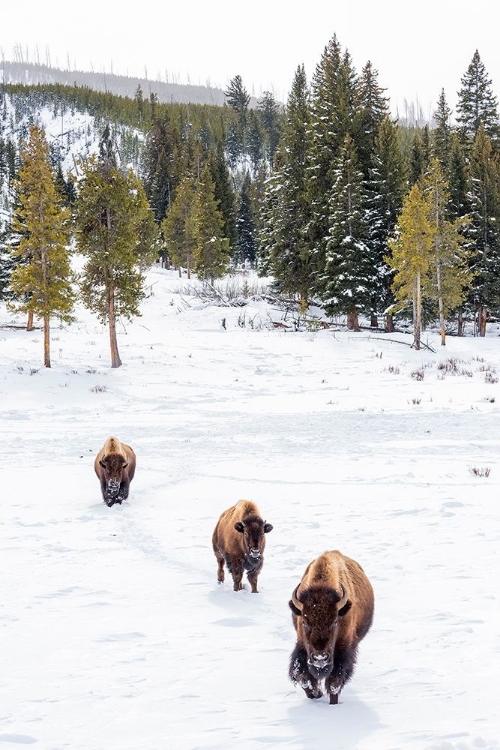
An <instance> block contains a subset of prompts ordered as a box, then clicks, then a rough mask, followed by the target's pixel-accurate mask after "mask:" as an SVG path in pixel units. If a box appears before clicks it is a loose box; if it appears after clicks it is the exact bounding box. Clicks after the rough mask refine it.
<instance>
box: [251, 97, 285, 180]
mask: <svg viewBox="0 0 500 750" xmlns="http://www.w3.org/2000/svg"><path fill="white" fill-rule="evenodd" d="M257 110H258V112H260V116H261V120H262V125H263V128H264V132H265V133H266V148H265V156H266V159H267V161H268V163H269V165H271V166H272V164H273V161H274V155H275V153H276V149H277V147H278V143H279V139H280V108H279V106H278V104H277V102H276V100H275V98H274V96H273V94H272V93H271V92H270V91H264V93H263V94H262V97H261V98H260V99H259V101H258V102H257Z"/></svg>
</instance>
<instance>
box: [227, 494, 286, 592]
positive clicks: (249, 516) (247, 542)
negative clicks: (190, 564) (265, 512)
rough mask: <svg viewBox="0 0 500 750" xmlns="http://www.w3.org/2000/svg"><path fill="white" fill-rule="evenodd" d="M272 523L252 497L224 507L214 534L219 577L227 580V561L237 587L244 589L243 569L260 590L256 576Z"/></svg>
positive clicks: (261, 562) (259, 569)
mask: <svg viewBox="0 0 500 750" xmlns="http://www.w3.org/2000/svg"><path fill="white" fill-rule="evenodd" d="M272 528H273V527H272V525H271V524H270V523H266V522H265V521H263V520H262V518H261V516H260V513H259V509H258V507H257V506H256V505H255V503H253V502H251V501H250V500H240V501H239V502H238V503H236V505H233V507H232V508H229V509H228V510H225V511H224V513H222V515H221V517H220V518H219V520H218V522H217V526H216V527H215V531H214V533H213V536H212V545H213V549H214V554H215V557H216V558H217V564H218V568H217V580H218V582H219V583H222V582H223V581H224V563H226V565H227V569H228V570H229V572H230V573H231V575H232V576H233V582H234V586H233V589H234V590H235V591H241V589H242V588H243V585H242V583H241V579H242V578H243V571H244V570H246V571H247V578H248V581H249V583H250V585H251V587H252V593H253V594H257V593H258V592H257V578H258V576H259V573H260V571H261V570H262V565H263V563H264V557H263V553H264V547H265V546H266V538H265V536H264V535H265V534H267V533H269V532H270V531H272Z"/></svg>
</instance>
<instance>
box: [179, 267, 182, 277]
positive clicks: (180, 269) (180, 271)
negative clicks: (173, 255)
mask: <svg viewBox="0 0 500 750" xmlns="http://www.w3.org/2000/svg"><path fill="white" fill-rule="evenodd" d="M179 278H180V279H181V278H182V267H181V266H179Z"/></svg>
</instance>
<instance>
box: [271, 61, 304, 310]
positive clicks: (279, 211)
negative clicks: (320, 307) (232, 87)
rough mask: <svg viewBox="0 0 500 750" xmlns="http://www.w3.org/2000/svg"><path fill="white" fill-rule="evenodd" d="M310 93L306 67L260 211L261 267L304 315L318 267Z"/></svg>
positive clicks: (294, 87) (290, 101)
mask: <svg viewBox="0 0 500 750" xmlns="http://www.w3.org/2000/svg"><path fill="white" fill-rule="evenodd" d="M309 125H310V108H309V90H308V86H307V79H306V74H305V70H304V66H303V65H302V66H299V67H298V68H297V70H296V72H295V76H294V79H293V83H292V87H291V91H290V95H289V97H288V102H287V107H286V112H285V118H284V123H283V134H282V138H281V140H280V144H279V146H278V151H277V152H276V157H275V167H276V170H275V172H274V174H273V175H272V177H271V178H270V179H269V180H268V181H267V183H266V192H265V200H264V201H263V207H262V212H261V214H262V215H261V229H260V233H259V236H260V249H259V266H260V270H261V272H262V273H266V274H267V273H270V274H272V275H273V276H274V278H275V286H276V287H277V290H278V291H279V292H284V293H286V294H289V295H292V296H293V295H296V294H297V295H298V296H299V298H300V303H301V308H302V309H303V310H304V311H305V310H306V309H307V306H308V300H309V297H310V296H311V293H312V287H313V268H312V263H311V252H310V246H309V238H308V236H307V233H306V230H305V228H306V226H307V225H308V224H309V218H310V214H309V210H310V206H309V197H308V194H307V188H306V184H307V164H308V129H309Z"/></svg>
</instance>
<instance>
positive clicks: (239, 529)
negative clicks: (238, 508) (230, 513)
mask: <svg viewBox="0 0 500 750" xmlns="http://www.w3.org/2000/svg"><path fill="white" fill-rule="evenodd" d="M234 528H235V529H236V531H239V532H240V534H243V524H242V523H241V521H236V523H235V524H234Z"/></svg>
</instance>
